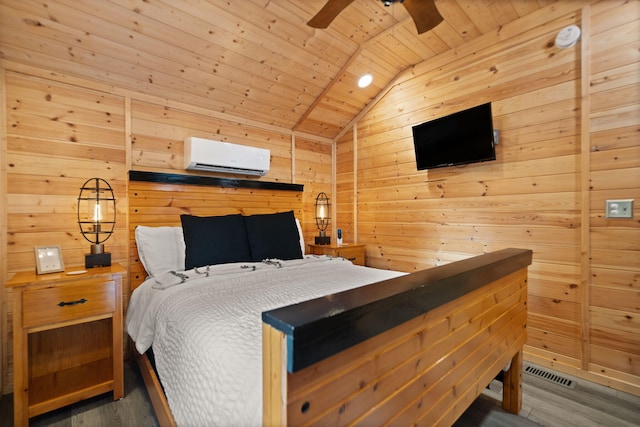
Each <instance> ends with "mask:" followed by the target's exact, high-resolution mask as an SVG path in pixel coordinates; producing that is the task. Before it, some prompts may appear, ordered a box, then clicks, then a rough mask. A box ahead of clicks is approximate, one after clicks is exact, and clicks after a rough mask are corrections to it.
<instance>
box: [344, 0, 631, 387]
mask: <svg viewBox="0 0 640 427" xmlns="http://www.w3.org/2000/svg"><path fill="white" fill-rule="evenodd" d="M603 3H607V2H597V3H596V6H594V9H593V11H589V9H587V10H586V12H585V16H584V18H583V17H581V14H582V11H581V9H579V7H580V6H581V5H577V4H575V5H573V6H570V5H567V4H563V5H557V6H561V9H557V10H554V13H552V14H551V16H547V17H545V18H544V19H543V18H542V16H541V15H539V16H533V15H532V16H528V17H527V18H526V19H525V20H523V21H522V22H518V24H517V25H518V26H519V28H518V29H516V28H515V27H509V28H504V29H503V31H504V33H502V34H501V37H504V39H501V40H497V39H493V40H492V42H489V40H491V36H490V35H485V36H483V37H484V38H485V40H483V43H482V45H480V43H479V44H478V45H477V46H476V45H474V43H473V42H471V43H467V44H465V45H464V46H463V47H461V48H460V49H461V51H456V53H455V55H454V54H452V53H451V52H447V53H445V54H442V55H440V56H437V57H435V58H433V60H430V61H428V62H425V63H423V64H420V65H419V66H416V67H415V68H414V69H413V70H412V71H413V73H412V74H411V76H405V77H403V80H402V81H401V82H400V81H399V82H397V84H396V85H394V86H393V87H392V88H391V89H390V90H389V91H388V93H387V95H386V96H385V97H383V98H382V99H380V100H378V101H377V103H376V105H375V106H374V107H372V108H371V110H370V111H369V112H368V113H367V114H365V115H364V116H362V117H361V118H360V119H359V121H358V134H359V135H358V138H357V143H356V144H357V145H356V144H354V145H356V147H357V149H356V150H357V152H356V153H355V154H354V158H355V159H356V163H355V164H354V165H353V166H352V167H351V168H352V171H353V170H357V185H356V184H354V187H355V191H356V192H357V198H358V222H357V224H358V230H357V231H358V235H359V237H360V242H364V243H367V244H368V248H367V250H368V255H369V256H368V259H369V262H370V265H373V266H377V267H380V268H395V269H404V270H405V271H412V270H413V269H414V268H425V267H428V266H431V265H438V264H440V263H444V262H448V261H451V260H455V259H457V258H460V257H465V256H468V255H469V254H474V253H479V252H482V251H487V250H495V249H497V248H500V247H502V245H509V244H516V242H518V243H517V244H519V245H525V246H526V247H529V248H531V249H533V250H534V265H533V266H532V268H531V271H530V285H529V286H530V305H529V316H530V319H532V321H531V322H530V324H529V331H530V339H529V341H528V345H527V355H528V356H527V357H531V359H533V361H536V362H538V363H540V362H541V361H544V360H546V362H545V363H546V364H547V365H550V366H553V367H554V368H556V369H558V368H559V369H560V370H563V369H565V370H566V371H569V372H572V373H574V374H576V373H577V374H578V375H581V376H585V377H588V378H590V379H597V380H598V381H600V382H603V379H602V378H598V375H595V374H594V373H592V372H589V370H590V369H594V368H595V367H602V366H603V364H604V363H605V361H606V357H603V356H602V355H603V354H604V353H603V348H606V345H603V342H604V341H603V338H602V337H603V336H604V335H605V334H604V333H602V332H597V336H598V344H597V346H598V347H597V349H595V348H594V347H593V346H588V345H587V344H585V343H587V342H588V339H587V340H585V334H587V335H588V334H589V330H590V326H589V325H591V328H593V325H594V320H593V319H592V318H591V317H590V316H591V315H590V314H589V313H590V311H591V310H594V309H597V310H601V309H605V308H604V307H595V306H593V305H589V303H588V301H589V295H591V297H592V298H598V299H600V298H605V295H607V288H606V286H608V285H605V289H603V290H597V291H595V292H593V290H594V289H595V288H594V287H593V284H592V283H590V282H591V281H593V273H590V272H589V268H590V267H591V266H597V267H598V273H599V274H601V275H603V277H606V279H601V280H599V283H603V282H604V283H606V282H607V280H614V281H615V283H620V284H621V285H619V286H623V292H624V285H622V284H626V283H631V284H632V285H631V286H635V283H636V282H637V274H638V273H637V272H638V269H637V262H638V261H637V260H638V259H640V257H638V256H637V247H636V246H637V245H634V244H633V243H632V241H633V238H632V237H633V236H634V235H635V234H634V232H633V231H631V232H629V233H626V234H625V231H626V230H630V228H629V227H632V228H634V229H636V227H637V225H638V222H637V220H635V219H634V220H626V221H629V223H630V224H629V223H626V221H625V220H621V221H620V222H615V221H614V223H613V224H619V226H618V227H615V226H614V225H613V224H612V222H611V221H612V220H608V221H607V220H605V219H603V214H604V209H603V207H604V200H605V199H606V198H614V197H617V198H634V197H638V193H637V188H638V184H637V183H638V182H640V177H639V179H634V177H635V176H636V174H637V168H638V158H639V152H638V146H637V123H638V119H637V117H638V113H637V111H638V109H637V103H638V96H634V95H633V94H634V93H635V94H637V91H638V78H637V75H638V73H637V72H636V73H635V76H634V75H632V74H633V71H634V70H635V69H637V58H636V57H637V52H636V51H637V49H636V51H633V49H635V48H631V46H635V47H636V48H637V42H636V41H634V40H635V38H634V37H636V36H634V35H632V34H634V33H635V32H637V20H638V18H637V16H638V14H637V13H635V15H634V12H635V11H636V9H637V4H636V5H629V4H628V3H616V2H612V4H606V5H605V4H603ZM620 6H624V8H625V9H626V12H625V11H624V10H616V11H615V12H614V9H616V7H620ZM549 12H550V11H549ZM598 13H599V14H600V15H601V16H602V17H603V19H604V20H605V21H607V20H610V24H607V25H604V24H603V23H602V22H601V21H600V20H599V19H598V18H596V14H598ZM625 13H626V17H624V18H622V17H620V16H618V14H625ZM630 15H633V16H635V18H629V16H630ZM585 19H586V20H592V22H593V25H594V27H596V28H597V30H596V33H602V36H600V37H602V41H601V40H599V39H598V37H599V36H598V35H593V36H591V35H590V33H589V31H588V28H587V31H586V32H585V33H584V35H583V37H587V38H589V40H587V41H586V42H584V43H583V44H581V45H578V46H577V48H573V49H565V50H559V49H556V48H555V47H554V46H553V38H554V37H555V34H557V32H558V31H559V30H560V29H561V28H563V27H564V26H566V25H569V24H573V23H575V24H578V25H581V22H582V21H583V20H585ZM535 20H537V21H538V25H536V24H535V23H534V21H535ZM542 22H544V24H542ZM608 25H610V26H608ZM620 25H622V27H623V30H622V33H624V35H622V36H621V35H620V34H618V33H616V34H612V32H609V31H610V30H611V31H613V29H614V28H617V27H618V26H620ZM507 35H512V36H513V37H512V38H509V37H507ZM630 35H632V36H631V37H629V36H630ZM607 37H609V38H613V39H615V40H617V41H618V42H620V43H621V44H620V45H617V46H615V47H612V46H611V43H606V42H604V40H605V39H607ZM507 39H509V40H508V41H507ZM515 40H517V47H516V45H513V44H511V43H512V42H514V41H515ZM588 44H589V45H593V48H591V49H592V51H591V54H586V55H585V54H584V53H582V52H581V50H580V49H585V47H586V45H588ZM605 46H607V47H606V48H605ZM612 48H613V49H615V50H616V51H617V52H618V53H622V52H627V53H629V55H626V60H621V59H619V57H618V55H610V54H609V53H608V52H609V50H611V49H612ZM588 52H589V50H588ZM465 53H473V55H465ZM583 58H588V60H589V61H590V63H589V64H588V65H589V66H593V67H595V70H597V71H596V72H595V73H596V74H597V75H596V76H595V77H593V76H591V77H590V78H589V79H588V80H587V83H586V84H585V82H583V81H582V80H584V79H582V77H583V76H584V75H585V71H584V68H585V65H584V64H583V63H581V60H582V59H583ZM608 60H610V63H609V64H607V61H608ZM630 63H634V64H635V65H630ZM543 64H544V65H543ZM593 64H596V65H593ZM492 67H493V68H492ZM634 67H635V68H634ZM609 68H613V69H615V70H616V71H615V74H614V73H612V72H611V71H609ZM542 69H544V70H545V71H544V72H542ZM486 70H492V71H493V72H492V73H487V72H486ZM543 76H544V77H543ZM609 80H612V81H609ZM588 82H591V84H589V83H588ZM581 85H582V87H581ZM623 88H624V89H623ZM629 93H631V95H629ZM616 94H620V96H618V97H616V96H615V95H616ZM585 98H586V100H587V102H588V103H592V106H591V107H589V104H588V103H587V104H582V105H581V100H582V99H585ZM487 100H491V101H493V107H494V111H493V112H494V125H495V127H496V128H498V129H499V130H500V145H498V146H497V157H498V159H497V161H496V162H488V163H484V164H478V165H468V166H466V167H463V168H445V169H438V170H431V171H425V172H418V171H416V169H415V163H414V162H415V159H414V155H413V146H412V139H411V134H410V129H411V125H413V124H416V123H420V122H423V121H426V120H429V119H431V118H434V117H439V116H442V115H445V114H448V113H451V112H454V111H457V110H460V109H463V108H465V107H467V106H471V105H474V104H478V103H480V102H486V101H487ZM585 105H587V107H586V108H585ZM594 108H597V109H598V110H594ZM585 114H586V116H585ZM584 117H587V118H589V120H588V122H589V123H588V124H589V127H590V129H589V127H588V128H587V129H589V130H588V131H585V128H583V127H582V126H584V124H585V120H584ZM614 129H616V131H614ZM634 135H635V136H634ZM338 144H339V145H338V153H342V152H348V150H349V145H350V143H349V142H348V141H347V140H342V139H340V140H339V142H338ZM593 147H597V148H596V149H593ZM614 147H616V148H614ZM617 147H619V148H617ZM591 150H593V153H592V154H589V153H590V151H591ZM607 150H617V151H608V152H605V151H607ZM585 155H586V156H587V157H589V159H588V161H587V160H585V159H584V156H585ZM338 165H339V170H340V171H341V172H340V174H339V175H338V179H339V180H340V179H344V182H345V187H346V186H347V185H348V182H349V181H348V180H347V179H345V178H341V177H342V176H346V174H347V173H349V167H350V166H349V164H348V162H345V161H343V160H340V159H339V161H338ZM342 168H344V170H345V171H344V172H342ZM581 171H582V173H581ZM585 171H586V172H585ZM339 182H340V181H339ZM342 191H343V192H344V194H347V191H346V190H342ZM585 193H588V194H586V195H585ZM589 223H591V227H590V226H589ZM594 224H599V225H600V226H601V227H606V228H605V230H607V231H604V230H603V231H602V232H596V231H595V229H593V225H594ZM590 241H593V244H590V243H589V242H590ZM605 242H606V243H605ZM589 253H590V254H591V257H589ZM465 254H466V255H465ZM609 268H613V269H616V270H617V271H620V270H624V269H625V268H630V269H631V270H630V272H629V273H628V274H626V275H624V274H620V275H618V274H616V273H614V272H613V271H612V272H610V271H609ZM585 271H586V273H585ZM605 272H606V273H605ZM618 298H619V297H618ZM613 300H616V298H613ZM630 301H631V302H630V304H631V305H634V304H635V303H633V301H634V299H633V298H630ZM621 313H628V312H624V311H622V312H621ZM628 315H629V316H632V317H633V316H634V315H635V313H628ZM599 317H601V318H603V319H610V318H615V316H614V315H611V316H604V315H602V316H599ZM603 322H605V321H603V320H600V321H598V322H596V323H598V331H601V329H602V328H603V327H604V326H602V325H601V324H602V323H603ZM608 322H609V326H611V324H612V323H614V322H613V321H608ZM611 330H612V331H613V329H611ZM592 333H593V332H592ZM625 333H627V332H626V331H620V332H616V333H615V336H616V337H617V338H619V339H621V342H622V343H625V342H627V343H628V344H627V345H624V344H620V345H619V346H618V347H621V348H618V347H616V351H619V352H622V353H618V354H616V355H614V357H612V361H611V364H614V363H615V369H621V365H622V364H623V363H622V362H621V361H623V360H625V358H624V357H622V356H621V354H624V352H625V351H627V353H626V355H627V356H628V360H635V357H636V356H635V354H634V353H633V351H630V350H629V349H630V348H633V349H637V348H638V342H637V338H633V337H631V336H629V337H627V338H625V335H624V334H625ZM615 341H616V342H618V340H615ZM583 344H584V345H583ZM587 350H591V351H596V352H597V354H598V360H597V363H592V362H594V361H590V360H589V357H588V351H587ZM634 351H635V350H634ZM614 360H615V361H616V362H614ZM576 369H577V370H578V372H576V371H575V370H576ZM631 372H633V368H632V367H631V365H628V366H626V367H625V368H624V369H622V370H621V371H620V372H618V371H616V372H614V373H613V376H614V377H615V378H616V381H614V382H616V386H617V387H623V388H627V386H626V385H624V384H621V383H619V381H622V379H623V378H624V381H628V379H629V378H630V377H629V376H628V375H631V378H633V375H635V374H632V373H631ZM625 375H627V377H625ZM635 382H636V384H638V380H637V378H636V379H635ZM628 389H631V390H635V392H636V393H637V392H638V388H634V386H631V387H628Z"/></svg>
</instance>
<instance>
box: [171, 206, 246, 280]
mask: <svg viewBox="0 0 640 427" xmlns="http://www.w3.org/2000/svg"><path fill="white" fill-rule="evenodd" d="M180 221H181V222H182V233H183V234H184V243H185V247H186V252H185V260H184V265H185V269H186V270H189V269H192V268H194V267H202V266H203V265H214V264H224V263H228V262H248V261H251V251H250V249H249V242H248V240H247V232H246V229H245V226H244V220H243V218H242V215H240V214H235V215H223V216H207V217H199V216H193V215H180Z"/></svg>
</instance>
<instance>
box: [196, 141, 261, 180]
mask: <svg viewBox="0 0 640 427" xmlns="http://www.w3.org/2000/svg"><path fill="white" fill-rule="evenodd" d="M270 160H271V152H270V151H269V150H267V149H264V148H255V147H249V146H246V145H238V144H231V143H228V142H221V141H213V140H210V139H202V138H196V137H193V136H190V137H188V138H186V139H185V140H184V165H185V166H184V167H185V169H189V170H200V171H211V172H226V173H235V174H243V175H259V176H263V175H265V174H266V173H267V172H268V171H269V163H270Z"/></svg>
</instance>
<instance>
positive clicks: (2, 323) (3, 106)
mask: <svg viewBox="0 0 640 427" xmlns="http://www.w3.org/2000/svg"><path fill="white" fill-rule="evenodd" d="M6 93H7V82H6V70H5V68H4V66H3V64H2V62H0V156H1V157H2V158H3V159H6V157H7V98H6V96H5V95H4V94H6ZM7 188H8V185H7V164H6V162H4V161H3V162H1V163H0V247H1V248H7V230H8V227H7V206H8V204H7ZM7 267H8V264H7V253H6V251H5V250H2V251H0V285H1V287H2V290H0V396H2V395H4V390H5V384H8V382H9V381H8V376H7V375H8V374H7V373H8V366H7V364H6V363H5V361H6V360H7V358H8V348H9V334H8V330H9V328H8V325H7V318H8V316H9V313H8V311H9V307H12V305H13V304H12V303H11V301H12V300H10V298H9V296H8V292H5V291H4V284H5V283H6V281H7V280H8V279H9V274H8V270H7Z"/></svg>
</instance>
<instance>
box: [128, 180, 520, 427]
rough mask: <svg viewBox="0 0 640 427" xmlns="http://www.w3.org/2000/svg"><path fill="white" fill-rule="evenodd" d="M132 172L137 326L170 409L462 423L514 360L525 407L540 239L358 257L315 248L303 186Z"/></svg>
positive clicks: (201, 419) (194, 415) (242, 420)
mask: <svg viewBox="0 0 640 427" xmlns="http://www.w3.org/2000/svg"><path fill="white" fill-rule="evenodd" d="M130 181H131V182H130V185H129V200H130V203H129V205H130V211H129V221H130V234H131V245H132V254H133V255H132V258H131V265H130V285H131V288H132V290H133V293H132V295H131V300H130V302H129V305H128V311H127V330H128V332H129V334H130V336H131V337H132V338H133V341H134V346H135V350H134V351H133V353H134V354H135V355H136V358H137V360H138V364H139V366H140V367H141V371H142V373H143V377H144V378H145V383H146V384H147V387H148V390H149V394H150V397H151V399H152V403H153V405H154V409H155V410H156V414H157V416H158V420H159V422H160V424H161V425H176V424H177V425H204V424H206V425H350V424H360V425H372V424H375V425H381V424H385V423H392V424H396V425H406V424H415V425H451V424H452V423H453V422H454V421H455V420H456V419H457V418H458V416H459V415H460V414H461V413H462V412H464V410H465V409H466V408H467V407H468V406H469V405H470V404H471V403H472V402H473V400H474V399H475V398H476V397H477V396H478V395H479V394H480V393H481V392H482V390H483V389H484V387H485V386H486V385H487V384H488V383H489V382H490V381H491V379H492V378H493V377H495V375H496V374H497V373H498V372H500V370H503V369H505V370H506V372H505V375H504V378H505V380H504V387H503V389H504V395H503V407H505V409H507V410H509V411H511V412H515V413H517V412H519V410H520V406H521V400H520V399H521V391H520V375H521V368H522V366H521V365H522V346H523V345H524V341H525V339H526V329H525V328H526V292H527V289H526V280H527V266H528V265H529V264H530V262H531V252H530V251H527V250H520V249H505V250H502V251H497V252H495V253H491V254H484V255H481V256H478V257H474V258H470V259H468V260H463V261H460V262H457V263H452V264H449V265H446V266H442V267H437V268H433V269H429V270H425V271H420V272H416V273H411V274H404V273H400V272H392V271H386V270H377V269H372V268H367V267H360V266H354V265H353V264H351V263H350V262H348V261H345V260H343V259H337V258H331V257H327V256H309V255H305V254H304V252H305V251H304V243H303V241H302V240H301V236H300V234H301V233H300V231H299V230H300V228H299V221H298V223H296V219H299V218H302V217H303V215H304V212H303V209H302V189H301V188H300V187H299V186H293V187H289V186H288V185H287V186H284V187H283V186H282V185H276V184H273V183H266V184H267V185H266V188H255V182H253V181H249V182H236V181H234V182H228V181H227V180H219V179H208V178H207V179H202V180H201V179H198V178H194V177H193V176H188V175H187V176H184V175H166V174H153V173H142V172H131V173H130ZM272 185H275V187H273V186H272ZM270 186H271V187H270ZM230 218H232V219H230ZM202 222H213V223H215V225H214V226H211V224H205V225H204V226H203V224H202ZM236 222H237V223H238V224H239V223H242V224H244V227H245V233H246V235H247V239H248V240H249V241H250V243H249V247H250V249H249V253H248V254H247V253H246V251H244V250H243V249H242V248H237V247H235V246H234V244H233V242H231V243H229V242H226V243H225V242H222V240H221V239H222V235H223V234H221V233H222V232H221V231H220V230H225V231H226V232H229V231H230V230H236V231H235V232H234V233H232V234H233V235H234V236H236V235H237V234H238V233H241V231H237V230H238V229H236V228H234V227H236V226H237V225H238V224H235V225H234V223H236ZM194 224H195V225H194ZM278 224H280V225H278ZM282 224H287V225H286V226H283V225H282ZM203 227H204V228H203ZM207 227H210V229H208V228H207ZM203 230H204V231H203ZM274 232H276V234H277V237H274V236H275V235H274V234H273V233H274ZM145 233H146V236H142V235H143V234H145ZM212 233H213V234H212ZM216 233H219V234H216ZM205 235H206V236H208V237H207V238H203V236H205ZM284 235H286V236H288V237H286V238H285V237H283V236H284ZM256 236H259V237H256ZM180 237H182V238H183V240H182V241H180ZM212 237H213V238H212ZM169 241H170V242H172V243H171V244H167V242H169ZM212 241H213V242H216V244H215V245H214V246H211V242H212ZM274 241H277V243H278V244H277V245H274V244H273V242H274ZM194 242H195V243H194ZM199 245H200V246H199ZM207 245H209V246H207ZM221 246H222V247H224V249H221ZM296 246H297V249H296ZM149 248H151V249H152V251H151V252H150V251H148V250H145V249H149ZM194 248H196V249H194ZM211 252H213V254H211ZM150 253H151V254H152V255H150ZM203 253H206V254H207V255H205V258H204V259H198V257H201V256H203ZM229 254H232V256H230V255H229ZM181 256H184V261H183V260H182V258H181ZM207 257H209V258H207ZM211 257H213V259H212V258H211ZM225 257H228V258H225ZM238 257H240V258H238ZM243 257H244V258H243ZM181 262H184V263H185V264H184V267H182V265H181V264H180V263H181ZM167 265H169V266H170V267H171V268H169V269H167ZM147 276H150V277H147ZM152 345H153V350H154V355H155V365H156V367H155V368H156V369H157V370H156V369H152V366H151V365H152V363H151V361H150V360H149V357H148V356H147V354H148V353H147V350H149V349H150V348H151V346H152ZM159 378H161V379H162V384H160V381H159Z"/></svg>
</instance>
